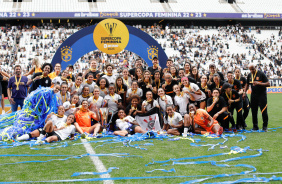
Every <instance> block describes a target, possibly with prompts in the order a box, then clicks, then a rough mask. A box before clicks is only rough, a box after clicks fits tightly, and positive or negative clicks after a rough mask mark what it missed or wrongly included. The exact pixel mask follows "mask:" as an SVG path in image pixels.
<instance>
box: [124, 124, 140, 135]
mask: <svg viewBox="0 0 282 184" xmlns="http://www.w3.org/2000/svg"><path fill="white" fill-rule="evenodd" d="M136 127H138V125H132V126H131V127H129V128H128V129H126V131H127V132H128V134H130V135H133V134H135V131H134V130H135V128H136Z"/></svg>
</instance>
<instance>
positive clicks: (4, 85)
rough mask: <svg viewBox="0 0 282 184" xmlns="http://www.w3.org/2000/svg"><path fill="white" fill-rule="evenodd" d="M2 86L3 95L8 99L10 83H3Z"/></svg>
mask: <svg viewBox="0 0 282 184" xmlns="http://www.w3.org/2000/svg"><path fill="white" fill-rule="evenodd" d="M1 85H2V94H3V95H4V97H8V93H7V87H8V81H1Z"/></svg>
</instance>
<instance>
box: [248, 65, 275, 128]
mask: <svg viewBox="0 0 282 184" xmlns="http://www.w3.org/2000/svg"><path fill="white" fill-rule="evenodd" d="M249 70H250V72H251V73H249V75H248V77H247V85H246V87H245V91H247V90H248V88H249V85H251V88H252V94H251V108H252V118H253V130H258V129H259V127H258V116H257V114H258V107H260V110H261V113H262V119H263V128H262V129H263V130H264V131H267V125H268V114H267V93H266V87H269V86H270V83H269V81H268V79H267V77H266V75H265V74H264V73H263V72H262V71H259V70H257V69H256V67H255V65H254V64H253V63H251V64H250V65H249ZM245 95H246V94H245V93H244V94H243V97H244V96H245Z"/></svg>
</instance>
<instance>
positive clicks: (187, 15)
mask: <svg viewBox="0 0 282 184" xmlns="http://www.w3.org/2000/svg"><path fill="white" fill-rule="evenodd" d="M30 18H31V19H34V18H80V19H81V18H119V19H136V18H141V19H142V18H146V19H150V18H152V19H158V18H166V19H260V20H265V19H276V20H279V19H280V20H281V19H282V14H281V13H210V12H0V19H30Z"/></svg>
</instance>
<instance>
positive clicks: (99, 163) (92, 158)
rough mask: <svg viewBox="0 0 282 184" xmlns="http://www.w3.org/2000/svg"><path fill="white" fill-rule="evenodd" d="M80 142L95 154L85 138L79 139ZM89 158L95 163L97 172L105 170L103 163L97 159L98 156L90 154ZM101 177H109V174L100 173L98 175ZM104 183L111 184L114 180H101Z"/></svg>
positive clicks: (88, 151) (90, 152) (89, 151)
mask: <svg viewBox="0 0 282 184" xmlns="http://www.w3.org/2000/svg"><path fill="white" fill-rule="evenodd" d="M81 142H83V143H84V144H83V145H84V147H85V149H86V151H87V153H89V154H96V153H95V151H94V150H93V148H92V146H91V145H90V144H89V143H85V142H87V141H86V139H81ZM90 159H91V160H92V162H93V164H94V165H95V167H96V169H97V172H106V171H107V169H106V168H105V166H104V164H103V163H102V161H101V160H100V159H99V157H96V156H90ZM100 177H101V178H110V177H111V175H110V174H102V175H100ZM103 183H104V184H113V183H114V182H113V181H112V180H105V181H103Z"/></svg>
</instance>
